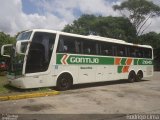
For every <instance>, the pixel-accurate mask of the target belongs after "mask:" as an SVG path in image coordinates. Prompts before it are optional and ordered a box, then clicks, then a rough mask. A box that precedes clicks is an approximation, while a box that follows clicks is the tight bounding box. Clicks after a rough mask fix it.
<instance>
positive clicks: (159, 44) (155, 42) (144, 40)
mask: <svg viewBox="0 0 160 120" xmlns="http://www.w3.org/2000/svg"><path fill="white" fill-rule="evenodd" d="M139 41H140V43H141V44H145V45H151V46H152V47H153V48H154V49H156V48H160V33H159V34H158V33H155V32H150V33H147V34H144V35H141V36H139Z"/></svg>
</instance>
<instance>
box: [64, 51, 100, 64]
mask: <svg viewBox="0 0 160 120" xmlns="http://www.w3.org/2000/svg"><path fill="white" fill-rule="evenodd" d="M68 59H69V61H68ZM61 63H62V64H63V65H68V63H71V64H99V58H92V57H77V56H69V55H67V54H65V55H63V57H62V59H61Z"/></svg>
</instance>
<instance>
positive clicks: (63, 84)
mask: <svg viewBox="0 0 160 120" xmlns="http://www.w3.org/2000/svg"><path fill="white" fill-rule="evenodd" d="M72 84H73V78H72V76H71V75H70V74H62V75H60V76H59V78H58V79H57V86H56V87H57V89H58V90H60V91H64V90H68V89H70V88H71V86H72Z"/></svg>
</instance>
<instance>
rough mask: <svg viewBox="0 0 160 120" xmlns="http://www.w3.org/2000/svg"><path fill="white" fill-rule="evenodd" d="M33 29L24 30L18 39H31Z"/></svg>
mask: <svg viewBox="0 0 160 120" xmlns="http://www.w3.org/2000/svg"><path fill="white" fill-rule="evenodd" d="M31 34H32V31H29V32H22V33H20V34H19V35H18V37H17V41H19V40H29V39H30V37H31Z"/></svg>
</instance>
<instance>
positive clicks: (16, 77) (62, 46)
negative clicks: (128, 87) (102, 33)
mask: <svg viewBox="0 0 160 120" xmlns="http://www.w3.org/2000/svg"><path fill="white" fill-rule="evenodd" d="M10 46H12V45H4V46H2V48H1V54H2V55H3V56H6V57H10V58H11V63H10V68H9V70H8V81H9V83H10V85H12V86H15V87H18V88H22V89H27V88H38V87H49V86H57V88H58V89H59V90H67V89H69V88H70V87H71V86H72V85H73V84H79V83H91V82H100V81H111V80H118V79H128V80H129V81H130V82H134V81H140V80H141V79H142V78H143V77H150V76H152V75H153V49H152V47H151V46H148V45H137V44H132V43H127V42H125V41H122V40H117V39H112V38H104V37H99V36H92V35H91V36H83V35H76V34H71V33H65V32H58V31H53V30H45V29H33V30H28V31H25V32H22V33H21V34H19V36H18V37H17V42H16V46H14V45H13V46H14V47H12V48H14V49H15V50H14V49H13V50H12V51H13V52H12V54H11V55H5V50H6V48H7V47H10Z"/></svg>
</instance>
